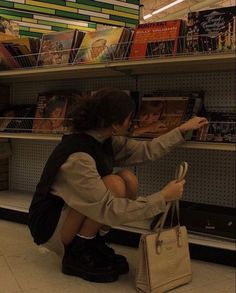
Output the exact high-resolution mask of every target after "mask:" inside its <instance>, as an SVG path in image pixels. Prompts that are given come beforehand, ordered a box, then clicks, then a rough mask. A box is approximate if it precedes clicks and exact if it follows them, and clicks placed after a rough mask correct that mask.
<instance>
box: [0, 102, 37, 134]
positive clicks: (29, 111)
mask: <svg viewBox="0 0 236 293" xmlns="http://www.w3.org/2000/svg"><path fill="white" fill-rule="evenodd" d="M34 113H35V105H31V104H19V105H11V106H8V107H7V108H5V109H3V110H2V111H1V112H0V131H3V132H11V133H19V132H31V131H32V124H33V118H34Z"/></svg>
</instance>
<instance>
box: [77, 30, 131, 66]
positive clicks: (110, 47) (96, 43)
mask: <svg viewBox="0 0 236 293" xmlns="http://www.w3.org/2000/svg"><path fill="white" fill-rule="evenodd" d="M130 34H131V30H130V29H126V28H124V27H117V28H106V29H103V30H97V31H94V32H87V33H86V35H85V37H84V38H83V41H82V43H81V45H80V48H79V50H78V53H77V55H76V57H75V60H74V64H77V63H96V62H103V61H107V60H113V59H120V58H122V56H125V53H126V52H125V50H126V46H127V44H126V42H127V41H128V40H129V37H130Z"/></svg>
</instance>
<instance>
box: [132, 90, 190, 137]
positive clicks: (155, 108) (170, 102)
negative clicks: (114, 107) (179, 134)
mask: <svg viewBox="0 0 236 293" xmlns="http://www.w3.org/2000/svg"><path fill="white" fill-rule="evenodd" d="M188 103H189V97H188V96H179V97H174V96H173V97H165V96H164V97H163V96H156V97H155V96H151V97H143V98H142V101H141V104H140V108H139V113H138V115H137V121H136V123H135V124H134V129H133V136H134V137H146V138H153V137H158V136H160V135H162V134H164V133H166V132H169V131H170V130H172V129H174V128H175V127H177V126H179V125H180V124H181V122H182V121H184V120H185V115H186V110H187V108H188Z"/></svg>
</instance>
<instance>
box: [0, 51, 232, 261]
mask: <svg viewBox="0 0 236 293" xmlns="http://www.w3.org/2000/svg"><path fill="white" fill-rule="evenodd" d="M235 61H236V58H235V54H234V52H228V53H222V54H215V53H214V54H202V55H191V56H176V57H166V58H156V59H155V58H154V59H146V60H133V61H130V60H127V61H112V62H108V63H101V64H80V65H74V66H72V65H71V66H61V67H54V68H32V69H22V70H10V71H1V72H0V84H6V85H10V87H11V96H10V101H11V103H32V102H36V98H37V93H38V92H41V91H45V90H53V89H55V88H56V89H60V88H63V89H70V88H75V89H79V90H81V91H85V90H95V89H97V88H99V87H103V86H113V87H117V88H120V89H130V90H138V91H140V92H141V93H142V92H147V91H152V90H155V89H170V90H173V89H177V90H186V89H187V90H204V91H205V92H206V101H205V102H206V106H207V107H208V108H209V109H210V110H218V109H222V110H223V111H225V112H226V111H228V109H231V108H233V107H236V102H235V94H236V93H235V86H234V82H235V75H234V73H235ZM0 138H7V139H9V140H10V141H11V145H12V153H13V155H12V157H11V159H10V164H9V167H10V190H14V192H11V191H1V192H0V217H5V215H6V213H7V212H8V211H11V210H14V212H17V211H18V212H19V213H21V214H22V213H23V214H25V215H27V210H28V207H29V203H30V201H31V196H32V193H33V191H34V188H35V186H36V184H37V182H38V179H39V176H40V174H41V171H42V168H43V166H44V163H45V162H46V159H47V157H48V156H49V154H50V153H51V151H52V149H53V148H54V147H55V145H56V144H57V143H58V141H59V140H60V139H61V135H47V134H45V135H43V134H42V135H41V134H33V133H4V132H2V133H0ZM235 150H236V145H235V144H232V143H204V142H191V141H189V142H186V143H185V144H184V145H183V146H181V147H179V148H177V149H176V150H175V151H173V152H172V153H171V154H170V155H167V156H166V157H165V158H163V159H161V160H160V162H157V163H155V164H147V165H144V166H137V167H135V172H136V175H137V176H138V178H139V181H140V195H143V196H145V195H147V194H150V193H152V192H154V191H156V190H159V189H160V187H161V186H163V184H164V183H166V182H167V181H168V180H169V179H170V180H171V179H172V170H174V168H175V166H176V165H177V164H178V163H179V161H182V160H186V161H188V162H189V164H190V171H189V175H188V179H187V180H188V185H187V187H186V191H185V194H184V200H186V201H194V202H195V201H196V202H200V203H204V204H213V205H217V206H225V207H229V208H232V207H234V208H235V194H234V191H235V186H234V184H235V183H234V181H235V153H234V152H235ZM157 165H158V166H157ZM2 211H4V212H2ZM14 217H15V213H14V216H13V220H14ZM8 218H9V217H8ZM15 219H16V218H15ZM142 224H143V225H144V226H143V227H142ZM142 224H141V226H140V224H137V223H136V224H135V223H132V224H131V225H129V226H120V227H116V231H120V232H122V231H126V232H129V233H131V234H132V233H139V234H140V233H147V232H148V231H149V230H148V225H147V223H146V224H145V223H142ZM145 225H146V226H145ZM190 243H192V244H193V245H195V246H201V247H207V248H210V249H218V250H219V251H220V252H222V253H223V254H224V256H225V253H226V254H227V255H229V259H230V258H232V253H235V250H236V248H235V245H234V243H233V242H232V239H231V240H229V239H215V238H212V237H211V236H206V235H195V234H191V235H190Z"/></svg>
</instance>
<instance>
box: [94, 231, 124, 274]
mask: <svg viewBox="0 0 236 293" xmlns="http://www.w3.org/2000/svg"><path fill="white" fill-rule="evenodd" d="M92 242H93V245H94V250H96V251H97V252H98V253H99V254H100V255H103V257H104V258H105V259H107V260H108V262H110V264H111V265H112V266H113V267H114V268H115V269H116V270H117V271H118V273H119V274H120V275H122V274H127V273H128V272H129V264H128V262H127V260H126V258H125V257H124V256H123V255H120V254H116V253H115V251H114V249H113V248H111V247H109V246H108V245H107V244H106V243H105V237H104V236H100V235H99V234H97V236H96V237H95V238H93V239H92Z"/></svg>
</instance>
